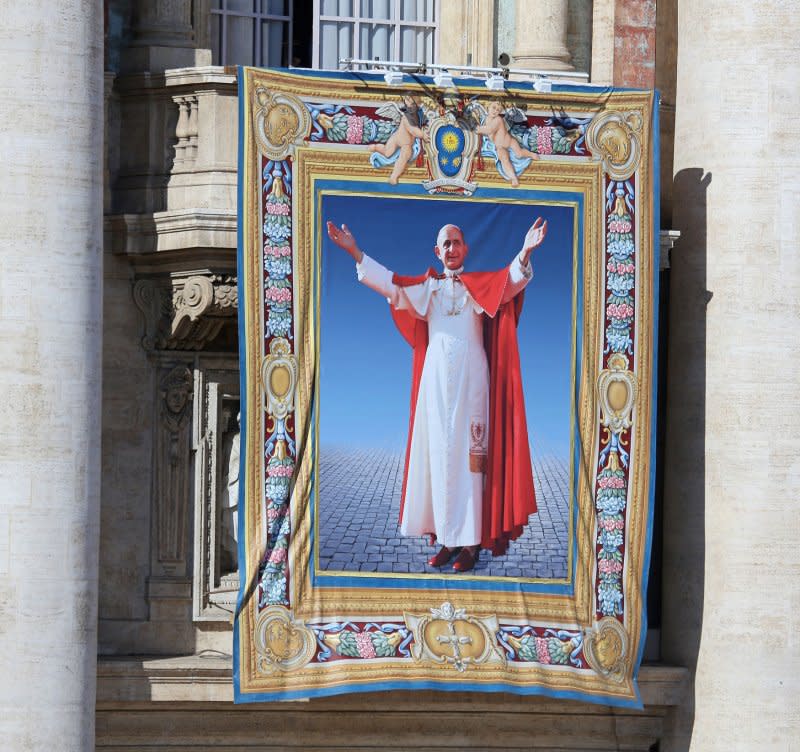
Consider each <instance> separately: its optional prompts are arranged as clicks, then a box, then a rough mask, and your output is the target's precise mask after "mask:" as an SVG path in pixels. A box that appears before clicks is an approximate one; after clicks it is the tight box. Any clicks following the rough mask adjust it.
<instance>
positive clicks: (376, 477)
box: [319, 438, 569, 579]
mask: <svg viewBox="0 0 800 752" xmlns="http://www.w3.org/2000/svg"><path fill="white" fill-rule="evenodd" d="M531 450H532V451H531V455H532V459H533V475H534V482H535V486H536V503H537V506H538V511H537V512H536V513H535V514H533V515H531V517H530V519H529V522H528V526H527V527H526V529H525V532H524V534H523V535H522V536H521V537H520V538H518V539H517V540H515V541H512V543H511V544H510V546H509V549H508V552H507V553H506V554H505V555H504V556H498V557H493V556H491V554H489V553H488V552H487V551H482V552H481V555H480V559H479V560H478V563H477V564H476V566H475V570H474V574H479V575H489V576H493V577H503V576H508V577H545V578H557V579H563V578H565V577H566V576H567V541H568V535H569V527H568V510H569V501H568V495H569V470H568V465H567V461H566V458H564V457H560V456H557V455H555V454H553V453H552V452H549V451H547V448H546V446H543V444H542V442H540V441H537V439H536V438H534V440H533V442H532V445H531ZM404 454H405V452H404V450H402V449H395V448H393V449H342V448H340V447H326V448H323V450H322V451H321V452H320V470H319V479H320V496H319V498H320V509H319V520H320V534H319V546H320V549H319V564H320V569H323V570H327V571H334V570H335V571H346V572H395V573H397V572H412V573H413V572H419V573H423V572H424V573H429V574H441V573H447V574H451V575H453V576H468V575H459V574H458V573H455V572H454V571H453V569H452V567H450V566H446V567H442V568H441V570H440V569H434V568H433V567H431V566H429V565H428V563H427V561H428V559H429V558H430V557H431V556H432V555H433V554H434V553H435V551H436V550H437V549H436V548H435V547H432V546H429V545H428V542H427V539H423V538H403V537H401V535H400V530H399V523H398V519H399V513H400V491H401V488H402V484H403V460H404Z"/></svg>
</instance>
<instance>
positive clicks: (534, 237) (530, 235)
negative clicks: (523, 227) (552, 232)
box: [522, 217, 547, 263]
mask: <svg viewBox="0 0 800 752" xmlns="http://www.w3.org/2000/svg"><path fill="white" fill-rule="evenodd" d="M545 235H547V220H546V219H542V218H541V217H537V218H536V221H535V222H534V223H533V224H532V225H531V228H530V229H529V230H528V232H527V234H526V235H525V240H524V241H523V242H522V254H523V259H522V260H523V263H527V261H528V259H529V258H530V255H531V253H533V249H534V248H538V247H539V246H540V245H541V244H542V242H543V241H544V236H545Z"/></svg>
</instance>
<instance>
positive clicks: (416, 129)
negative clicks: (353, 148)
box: [369, 96, 429, 185]
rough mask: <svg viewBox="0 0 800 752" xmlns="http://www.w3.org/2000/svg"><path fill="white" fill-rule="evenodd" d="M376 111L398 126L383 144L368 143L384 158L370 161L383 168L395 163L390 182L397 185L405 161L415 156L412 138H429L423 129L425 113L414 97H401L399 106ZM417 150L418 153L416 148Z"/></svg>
mask: <svg viewBox="0 0 800 752" xmlns="http://www.w3.org/2000/svg"><path fill="white" fill-rule="evenodd" d="M376 114H378V115H381V116H383V117H387V116H389V117H391V118H392V119H393V120H394V122H395V123H396V125H397V128H396V129H395V131H394V133H392V135H391V136H389V138H388V140H387V141H386V143H385V144H370V147H369V150H370V151H372V152H375V153H376V154H379V155H380V156H381V157H383V160H375V159H373V161H372V164H373V166H374V167H383V166H384V165H386V164H392V163H394V167H393V169H392V174H391V175H390V176H389V183H390V184H391V185H397V183H398V181H399V180H400V176H401V175H402V174H403V173H404V172H405V170H406V167H407V166H408V163H409V162H410V161H411V160H412V159H413V158H414V157H415V156H416V154H415V152H414V141H415V140H416V139H418V138H419V139H421V140H423V141H428V140H429V137H428V134H427V133H426V132H425V130H424V128H423V126H424V122H425V117H424V113H423V111H422V108H421V107H420V105H419V102H418V101H417V100H416V99H415V98H414V97H412V96H404V97H403V105H402V107H398V106H397V105H396V104H394V103H391V104H388V105H384V106H383V107H381V108H380V109H378V110H377V112H376ZM417 153H419V152H418V151H417Z"/></svg>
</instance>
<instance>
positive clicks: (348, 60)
mask: <svg viewBox="0 0 800 752" xmlns="http://www.w3.org/2000/svg"><path fill="white" fill-rule="evenodd" d="M339 65H340V66H345V67H346V68H351V67H352V66H354V65H367V66H370V67H371V68H373V69H374V70H390V69H392V70H399V71H405V72H408V73H418V72H419V71H420V69H424V70H426V71H437V70H446V71H449V72H450V73H454V72H456V71H459V72H461V73H483V74H486V75H497V76H501V77H503V78H505V77H507V76H508V75H515V76H527V77H538V78H574V79H576V80H580V81H584V82H585V81H586V80H587V79H588V78H589V74H588V73H575V72H572V71H548V70H532V69H529V68H484V67H481V66H478V65H448V64H443V63H418V62H417V63H410V62H407V61H404V60H363V59H360V58H352V57H344V58H341V59H340V60H339Z"/></svg>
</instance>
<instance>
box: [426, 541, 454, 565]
mask: <svg viewBox="0 0 800 752" xmlns="http://www.w3.org/2000/svg"><path fill="white" fill-rule="evenodd" d="M458 551H459V549H457V548H448V547H447V546H442V547H441V548H440V549H439V552H438V553H437V554H435V555H434V556H431V558H430V559H428V564H430V565H431V566H432V567H443V566H444V565H445V564H447V562H449V561H450V559H452V558H453V557H454V556H455V555H456V554H457V553H458Z"/></svg>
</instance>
